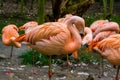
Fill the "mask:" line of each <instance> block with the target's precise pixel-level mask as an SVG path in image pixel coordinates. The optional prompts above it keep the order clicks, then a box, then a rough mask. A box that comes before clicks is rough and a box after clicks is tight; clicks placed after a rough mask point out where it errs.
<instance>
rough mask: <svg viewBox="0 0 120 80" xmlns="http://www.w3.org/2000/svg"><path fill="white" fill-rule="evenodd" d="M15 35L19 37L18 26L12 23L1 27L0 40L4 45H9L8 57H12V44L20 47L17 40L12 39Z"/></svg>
mask: <svg viewBox="0 0 120 80" xmlns="http://www.w3.org/2000/svg"><path fill="white" fill-rule="evenodd" d="M17 37H19V33H18V28H17V26H16V25H14V24H9V25H7V26H5V27H4V28H3V29H2V42H3V44H4V45H6V46H12V47H11V53H10V58H12V51H13V46H15V47H17V48H20V47H21V44H20V43H19V42H16V41H14V40H15V39H16V38H17Z"/></svg>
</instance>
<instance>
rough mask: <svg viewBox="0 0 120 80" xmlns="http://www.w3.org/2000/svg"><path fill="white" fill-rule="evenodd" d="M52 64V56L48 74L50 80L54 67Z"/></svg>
mask: <svg viewBox="0 0 120 80" xmlns="http://www.w3.org/2000/svg"><path fill="white" fill-rule="evenodd" d="M51 62H52V56H50V60H49V72H48V76H49V80H51V78H52V65H51Z"/></svg>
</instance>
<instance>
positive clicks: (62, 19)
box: [57, 14, 83, 67]
mask: <svg viewBox="0 0 120 80" xmlns="http://www.w3.org/2000/svg"><path fill="white" fill-rule="evenodd" d="M72 16H73V15H72V14H66V15H65V17H64V18H59V19H58V20H57V22H61V23H65V22H66V21H67V20H68V19H70V17H72ZM81 36H83V35H82V34H81ZM73 56H74V58H75V59H76V60H77V59H78V52H77V51H74V52H73ZM67 60H68V55H67ZM67 66H68V67H69V66H70V64H69V62H67Z"/></svg>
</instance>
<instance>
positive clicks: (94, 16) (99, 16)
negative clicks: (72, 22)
mask: <svg viewBox="0 0 120 80" xmlns="http://www.w3.org/2000/svg"><path fill="white" fill-rule="evenodd" d="M83 18H84V19H85V22H86V26H88V27H89V26H90V25H91V24H92V23H93V22H94V21H96V20H99V19H104V16H103V15H102V14H91V15H84V16H83ZM109 20H110V21H114V22H117V23H118V24H119V25H120V15H112V16H111V18H110V19H109Z"/></svg>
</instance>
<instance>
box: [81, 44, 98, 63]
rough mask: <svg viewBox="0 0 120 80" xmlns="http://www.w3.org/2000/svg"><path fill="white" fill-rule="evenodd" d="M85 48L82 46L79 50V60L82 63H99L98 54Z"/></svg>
mask: <svg viewBox="0 0 120 80" xmlns="http://www.w3.org/2000/svg"><path fill="white" fill-rule="evenodd" d="M86 49H87V48H86V47H85V46H83V47H82V48H81V49H80V51H79V60H80V61H81V62H84V63H99V55H98V54H96V53H95V52H92V51H90V52H87V50H86Z"/></svg>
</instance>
